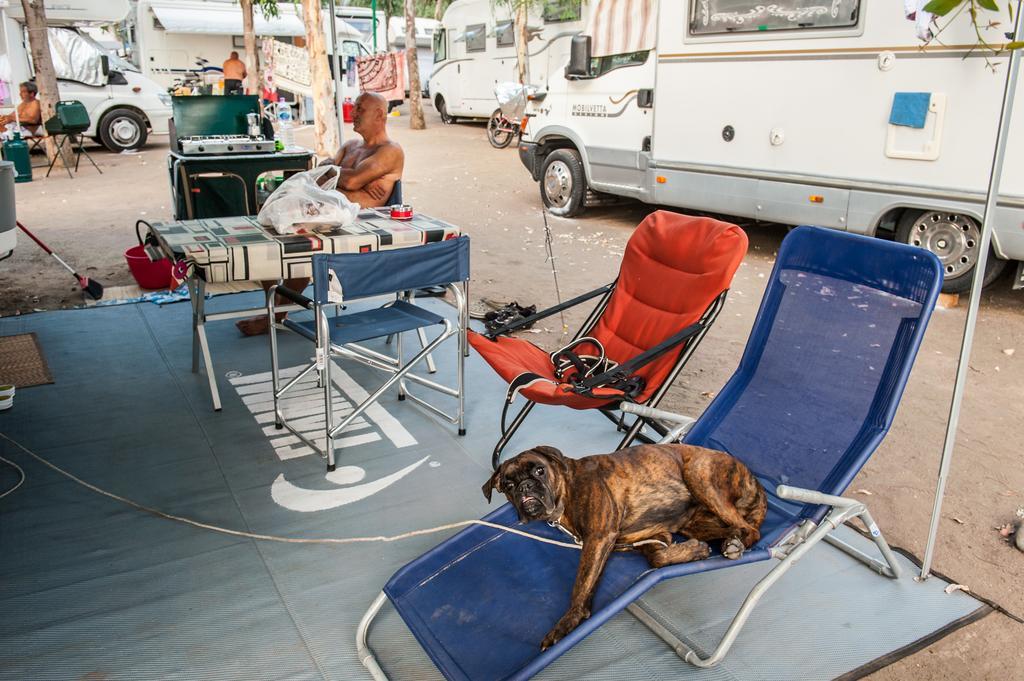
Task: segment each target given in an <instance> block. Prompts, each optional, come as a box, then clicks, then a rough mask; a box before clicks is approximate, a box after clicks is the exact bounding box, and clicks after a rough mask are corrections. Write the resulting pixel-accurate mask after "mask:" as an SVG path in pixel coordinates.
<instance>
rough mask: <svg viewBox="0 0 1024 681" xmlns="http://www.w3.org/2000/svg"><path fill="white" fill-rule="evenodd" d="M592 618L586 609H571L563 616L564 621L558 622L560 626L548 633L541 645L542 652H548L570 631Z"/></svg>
mask: <svg viewBox="0 0 1024 681" xmlns="http://www.w3.org/2000/svg"><path fill="white" fill-rule="evenodd" d="M588 617H590V610H585V609H577V610H573V609H570V610H569V611H568V612H567V613H565V614H564V615H562V619H560V620H558V624H556V625H555V626H554V628H552V629H551V631H549V632H548V635H547V636H545V637H544V640H543V641H541V643H540V649H541V650H547V649H548V648H550V647H551V646H553V645H555V644H556V643H558V642H559V641H561V640H562V639H563V638H565V637H566V635H568V633H569V632H570V631H572V630H573V629H575V628H576V627H577V626H579V623H580V622H582V621H583V620H585V619H587V618H588Z"/></svg>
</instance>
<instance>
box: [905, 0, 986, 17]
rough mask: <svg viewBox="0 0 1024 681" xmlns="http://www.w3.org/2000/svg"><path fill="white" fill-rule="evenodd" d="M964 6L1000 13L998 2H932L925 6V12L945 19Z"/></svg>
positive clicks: (983, 0) (934, 0)
mask: <svg viewBox="0 0 1024 681" xmlns="http://www.w3.org/2000/svg"><path fill="white" fill-rule="evenodd" d="M963 4H968V5H974V4H977V5H980V6H981V7H983V8H985V9H987V10H990V11H992V12H998V11H999V5H997V4H996V0H931V2H929V3H928V4H927V5H925V6H924V11H925V12H931V13H932V14H936V15H938V16H940V17H944V16H946V15H947V14H949V13H950V12H952V11H953V10H955V9H956V8H957V7H959V6H960V5H963Z"/></svg>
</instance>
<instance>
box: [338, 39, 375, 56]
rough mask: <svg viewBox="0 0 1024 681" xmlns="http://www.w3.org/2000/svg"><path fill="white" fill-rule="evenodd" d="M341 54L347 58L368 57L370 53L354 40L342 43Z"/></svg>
mask: <svg viewBox="0 0 1024 681" xmlns="http://www.w3.org/2000/svg"><path fill="white" fill-rule="evenodd" d="M341 53H342V54H343V55H345V56H346V57H357V58H358V57H368V56H370V53H369V52H368V51H367V49H366V48H365V47H363V46H362V45H360V44H359V43H357V42H356V41H354V40H343V41H341Z"/></svg>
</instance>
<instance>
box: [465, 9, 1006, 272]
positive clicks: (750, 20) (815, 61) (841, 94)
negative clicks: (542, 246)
mask: <svg viewBox="0 0 1024 681" xmlns="http://www.w3.org/2000/svg"><path fill="white" fill-rule="evenodd" d="M589 4H590V5H593V4H594V3H589ZM618 5H619V6H620V8H623V7H624V6H627V7H625V8H624V9H625V10H626V11H627V12H629V13H630V16H631V17H633V20H631V22H630V25H631V26H633V29H634V30H633V33H632V34H631V36H630V38H629V39H628V40H627V39H624V38H623V36H624V35H625V33H626V32H625V31H624V30H623V26H622V25H618V26H608V25H607V22H608V21H609V18H608V17H605V16H602V17H594V21H592V22H588V24H587V27H588V28H587V29H586V32H585V34H581V35H579V36H576V37H575V38H573V39H572V41H571V45H565V47H564V48H560V49H559V56H560V62H559V64H558V66H557V67H556V68H554V69H552V70H551V71H550V72H549V73H548V80H547V88H546V89H545V90H544V91H543V92H541V93H539V95H538V96H537V98H536V99H535V100H534V101H532V102H530V103H529V104H528V106H527V116H528V123H527V126H526V130H525V133H524V136H523V138H522V142H521V144H520V146H519V155H520V158H521V160H522V161H523V164H524V165H525V166H526V168H527V169H528V170H529V171H530V173H531V174H532V176H533V178H534V179H535V180H537V181H538V182H539V184H540V193H541V197H542V200H543V202H544V204H545V205H546V206H548V208H549V209H550V210H551V211H552V212H554V213H557V214H560V215H564V216H572V215H578V214H579V213H581V212H582V211H583V210H584V208H585V207H586V206H587V205H588V204H590V203H592V202H594V201H597V200H600V199H601V198H602V197H603V195H609V194H610V195H615V196H623V197H631V198H635V199H639V200H641V201H645V202H647V203H652V204H665V205H670V206H679V207H682V208H686V209H695V210H700V211H710V212H718V213H725V214H728V215H737V216H743V217H748V218H755V219H759V220H765V221H773V222H782V223H786V224H813V225H821V226H825V227H832V228H835V229H843V230H848V231H851V232H858V233H862V234H869V235H874V234H884V235H886V236H891V237H893V238H896V239H898V240H901V241H904V242H907V243H911V244H914V245H918V246H921V247H924V248H927V249H929V250H931V251H932V252H934V253H935V254H936V255H938V256H939V258H940V259H941V260H942V262H943V264H944V266H945V275H946V283H945V290H946V291H964V290H967V289H968V288H969V287H970V280H971V272H972V270H973V267H974V263H975V262H976V261H977V258H978V255H979V252H978V251H979V248H978V244H979V243H980V238H979V234H980V231H979V226H980V223H981V216H982V212H983V202H984V193H985V189H986V186H987V182H988V176H989V169H990V166H991V163H992V148H993V145H994V141H995V135H996V127H997V123H998V120H999V108H1000V103H1001V100H1002V93H1003V86H1004V83H1005V78H1006V74H1005V68H1006V67H1005V63H1006V61H1007V59H1006V58H1005V56H1000V57H991V55H989V58H990V59H992V61H995V62H1000V63H1002V64H1003V68H997V69H996V70H995V72H993V71H992V70H991V69H989V68H986V63H985V57H986V54H985V51H984V50H982V49H980V48H978V49H975V48H974V47H973V45H974V44H975V42H976V40H977V38H976V36H975V33H974V29H973V27H972V26H971V25H970V23H969V20H968V16H967V13H962V14H961V15H960V16H958V17H957V18H956V19H954V20H953V22H952V24H951V25H950V26H949V27H948V28H946V29H945V30H944V31H943V33H942V40H941V42H939V41H936V42H935V43H933V44H932V45H929V46H928V47H927V48H926V49H921V44H920V41H919V40H918V39H917V38H916V36H915V27H914V23H913V22H912V21H908V20H906V18H905V17H904V15H903V3H900V2H868V0H835V2H831V3H808V2H804V1H802V0H787V1H786V2H780V3H776V4H766V3H763V2H759V1H753V0H750V1H745V0H688V1H687V2H661V3H660V8H659V7H658V6H657V5H658V3H657V2H655V1H654V0H622V1H621V2H620V3H618ZM812 5H813V6H812ZM826 5H827V6H826ZM453 7H454V5H453ZM584 7H586V5H585V6H584ZM645 12H646V14H644V13H645ZM981 14H982V19H983V20H984V15H985V14H987V12H984V11H982V12H981ZM641 15H643V16H648V17H653V18H652V19H651V25H650V28H649V30H648V31H646V33H645V34H644V35H639V34H638V33H637V32H636V26H637V25H638V24H639V23H641V22H638V21H636V17H638V16H641ZM622 16H624V15H620V14H617V18H618V19H620V20H621V18H622ZM1002 30H1005V28H1003V29H999V30H989V31H986V33H987V35H986V39H987V40H988V41H989V42H991V43H993V44H1000V43H1002V42H1005V40H1006V38H1005V37H1004V36H1003V34H1002V32H1001V31H1002ZM609 37H611V40H610V39H609ZM613 41H614V42H615V45H612V44H610V43H611V42H613ZM1022 116H1024V91H1021V90H1018V101H1017V105H1016V108H1015V114H1014V118H1015V120H1014V123H1013V127H1012V130H1019V129H1021V126H1020V124H1019V123H1017V121H1018V120H1020V119H1021V117H1022ZM1022 152H1024V138H1022V137H1020V135H1019V134H1014V133H1012V132H1011V135H1010V137H1009V148H1008V152H1007V154H1006V165H1005V169H1004V171H1003V176H1002V177H1003V181H1002V187H1001V196H1000V200H999V211H998V213H997V216H996V217H997V222H996V226H995V230H994V232H993V239H992V248H993V251H994V253H995V255H996V256H997V258H991V259H990V260H989V263H990V264H989V265H988V268H987V271H986V277H985V281H986V283H989V282H991V281H993V280H994V279H995V278H996V277H997V276H998V275H999V273H1000V271H1001V270H1002V269H1003V268H1004V266H1005V265H1006V262H1007V261H1008V260H1024V230H1022V229H1021V225H1022V224H1024V153H1022ZM605 198H607V197H605ZM1019 271H1020V270H1018V272H1019Z"/></svg>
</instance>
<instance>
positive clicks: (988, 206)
mask: <svg viewBox="0 0 1024 681" xmlns="http://www.w3.org/2000/svg"><path fill="white" fill-rule="evenodd" d="M1022 5H1024V0H1017V15H1016V17H1015V21H1014V28H1013V39H1014V41H1019V40H1021V39H1022V37H1024V33H1022V32H1021V29H1022V25H1024V17H1022V16H1021V9H1022ZM1019 64H1020V50H1013V51H1011V52H1010V63H1009V66H1007V69H1006V86H1005V87H1004V89H1003V107H1002V109H1001V110H1000V112H999V128H998V129H997V132H996V147H995V151H994V152H993V154H992V172H991V174H990V175H989V178H988V194H987V195H986V196H985V216H984V218H983V220H982V226H981V243H980V244H979V245H978V261H977V263H975V265H974V276H973V277H972V278H971V298H970V302H969V303H968V304H967V320H966V321H965V322H964V336H963V341H962V342H961V344H960V361H959V362H958V364H957V367H956V382H955V383H954V384H953V400H952V402H951V403H950V407H949V420H948V421H947V422H946V440H945V442H944V443H943V447H942V460H941V462H940V463H939V482H938V486H937V488H936V490H935V505H934V507H933V509H932V520H931V525H930V527H929V528H928V543H927V545H926V547H925V550H924V562H923V563H922V564H921V579H928V576H929V575H930V574H931V567H932V557H933V556H934V553H935V539H936V536H937V535H938V532H939V520H940V519H941V514H942V497H943V495H945V493H946V478H947V477H948V476H949V465H950V463H951V462H952V460H953V447H954V446H955V445H956V430H957V425H958V424H959V422H960V405H961V402H963V397H964V383H965V382H966V381H965V379H966V378H967V366H968V362H969V360H970V357H971V346H972V345H973V344H974V329H975V326H976V325H977V323H978V308H979V307H980V305H981V286H982V283H983V282H984V280H985V266H986V265H987V264H988V251H989V244H991V243H992V230H993V229H994V228H995V222H996V200H997V199H998V198H999V181H1000V179H1001V178H1002V174H1003V157H1004V156H1005V155H1006V138H1007V137H1008V135H1009V131H1010V118H1011V116H1012V114H1013V98H1014V96H1015V94H1016V92H1017V69H1018V66H1019Z"/></svg>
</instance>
